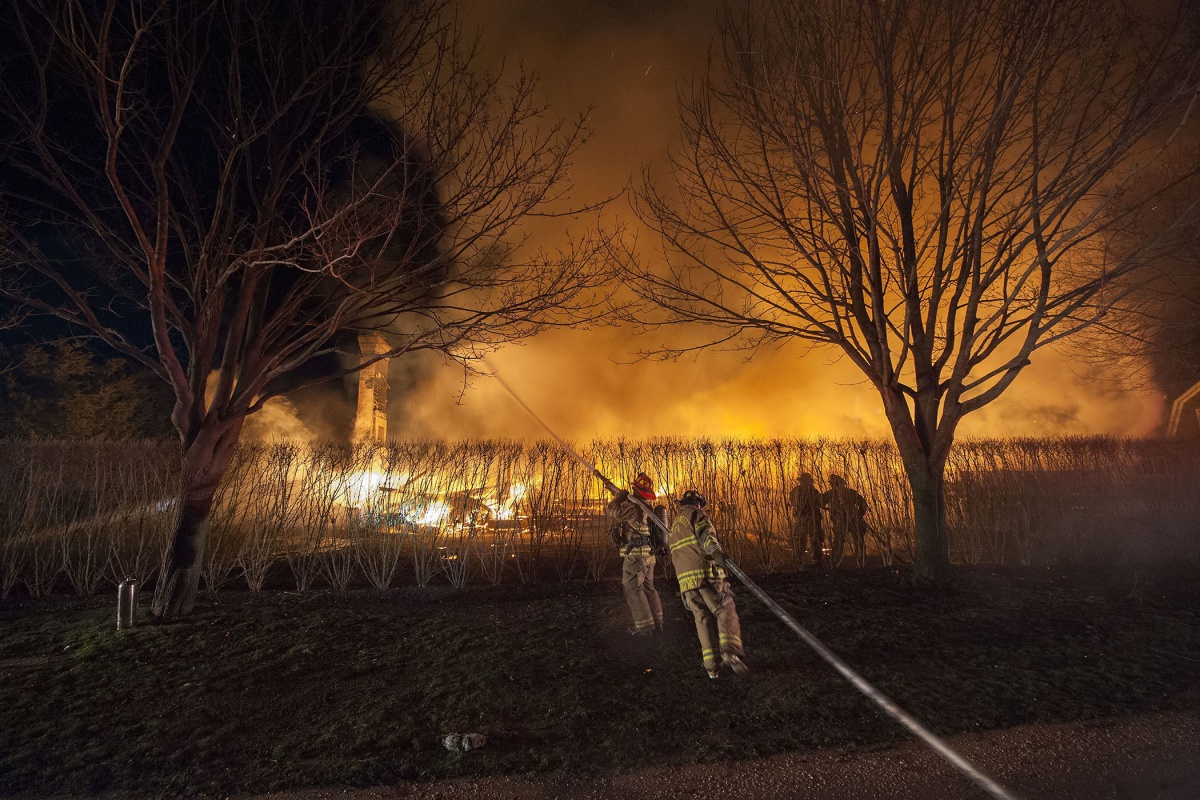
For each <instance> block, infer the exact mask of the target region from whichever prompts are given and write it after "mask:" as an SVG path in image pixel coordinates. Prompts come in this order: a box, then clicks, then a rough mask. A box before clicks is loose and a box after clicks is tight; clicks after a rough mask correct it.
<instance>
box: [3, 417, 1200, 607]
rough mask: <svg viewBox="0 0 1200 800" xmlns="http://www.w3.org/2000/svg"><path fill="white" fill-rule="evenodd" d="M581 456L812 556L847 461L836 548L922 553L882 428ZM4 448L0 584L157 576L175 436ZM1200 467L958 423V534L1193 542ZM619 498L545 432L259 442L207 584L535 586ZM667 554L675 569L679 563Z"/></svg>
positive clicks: (218, 531) (1175, 446)
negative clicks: (846, 518) (962, 432)
mask: <svg viewBox="0 0 1200 800" xmlns="http://www.w3.org/2000/svg"><path fill="white" fill-rule="evenodd" d="M583 452H584V453H585V454H586V455H587V457H588V458H589V459H590V460H592V461H593V462H594V463H596V464H597V465H598V466H599V467H600V469H601V470H602V471H603V472H604V473H605V474H607V475H609V476H611V477H612V478H613V480H615V481H616V482H617V483H619V484H622V485H626V484H627V483H628V482H629V481H630V480H631V479H632V478H633V476H634V475H635V474H636V473H637V472H638V471H643V470H644V471H646V472H647V473H648V474H650V475H651V477H652V479H653V480H654V481H655V486H656V490H657V491H658V492H659V494H660V502H662V503H664V504H665V505H667V506H668V508H669V512H670V514H672V515H673V514H674V513H676V511H677V508H676V506H675V501H676V499H677V498H678V496H679V495H681V494H682V493H683V491H684V490H686V489H688V488H696V489H698V490H700V491H701V492H703V493H704V494H705V495H706V496H707V498H708V500H709V510H710V511H711V514H712V517H713V520H714V522H715V524H716V525H717V530H718V536H719V538H720V540H721V543H722V545H723V546H724V547H725V548H726V549H727V550H728V551H729V553H730V554H731V555H732V556H733V557H734V558H735V559H737V561H738V563H739V564H741V565H742V566H743V568H745V569H747V570H750V571H752V572H768V571H772V570H778V569H780V568H786V567H788V566H798V565H799V554H798V553H797V551H796V546H795V544H794V543H792V542H789V540H788V534H789V527H790V524H791V520H790V519H789V513H790V512H789V510H788V508H787V505H786V496H787V492H788V490H789V489H790V488H791V486H792V485H794V483H795V481H796V479H797V477H798V476H799V475H800V474H801V473H803V472H808V473H810V474H812V475H813V476H814V477H815V479H816V482H817V484H818V488H825V487H827V486H828V476H829V475H830V474H831V473H837V474H840V475H842V476H843V477H845V479H846V481H847V483H848V484H849V485H850V486H852V487H854V488H856V489H857V490H859V491H860V492H862V494H863V495H864V497H865V498H866V500H867V503H868V505H869V512H868V514H867V522H868V523H869V528H868V532H867V539H866V547H865V550H864V551H863V552H853V551H852V549H848V548H849V547H850V545H851V544H852V543H850V542H840V543H839V542H836V541H833V537H832V535H829V541H828V542H827V547H828V550H829V553H828V555H829V559H827V561H829V562H833V561H836V560H837V556H838V555H839V554H842V559H841V563H842V565H843V566H849V565H851V564H863V563H869V562H874V563H884V564H893V563H905V562H910V561H911V559H912V553H913V539H912V529H913V521H912V517H911V502H910V497H909V495H908V482H907V479H906V477H905V474H904V472H903V469H902V467H901V465H900V463H899V460H898V457H897V454H896V451H895V448H894V447H893V446H892V445H891V444H890V443H888V442H884V441H869V440H868V441H863V440H853V441H852V440H838V439H815V440H800V439H787V440H778V441H741V440H707V439H698V440H687V439H652V440H646V441H639V442H634V441H628V440H605V441H597V442H592V443H590V444H589V445H587V446H585V447H584V448H583ZM0 456H2V458H0V594H2V595H5V596H7V595H9V594H11V592H12V591H14V589H16V588H17V587H20V586H24V587H26V589H27V591H28V592H29V593H30V594H31V595H35V596H36V595H41V594H46V593H48V592H50V591H52V590H53V589H54V588H55V586H56V585H59V584H60V583H65V584H70V586H71V588H72V589H73V590H74V591H76V592H78V593H81V594H87V593H89V592H94V591H97V589H98V588H99V587H100V586H102V585H104V583H105V582H112V583H115V582H117V581H119V580H121V579H122V578H124V577H126V576H132V577H135V578H138V579H139V580H141V581H142V582H143V583H145V582H148V581H149V580H150V578H151V577H152V575H153V573H154V570H155V569H156V568H157V566H158V564H160V563H161V558H162V552H163V549H164V546H165V539H166V534H167V531H169V530H170V527H171V516H172V514H173V513H174V508H173V503H172V501H171V500H170V499H169V498H170V496H171V494H172V492H173V488H174V485H175V482H176V479H177V474H178V473H177V471H178V464H179V459H178V449H177V447H175V446H174V445H173V444H171V443H162V444H160V443H134V442H127V443H107V444H105V443H99V442H86V443H80V442H71V443H62V442H57V443H56V442H12V441H0ZM1197 476H1200V447H1198V446H1197V445H1196V443H1188V442H1181V441H1153V440H1143V441H1134V440H1116V439H1108V438H1102V437H1070V438H1050V439H1005V440H996V439H964V440H962V441H960V442H959V444H958V445H957V446H956V448H955V450H954V455H953V458H951V460H950V462H949V464H948V465H947V487H946V502H947V506H948V507H947V520H948V524H949V531H950V535H951V545H952V552H953V554H954V558H955V560H956V561H959V562H962V563H998V564H1044V563H1055V562H1060V561H1073V562H1087V561H1126V560H1145V559H1150V558H1172V559H1179V558H1184V559H1192V560H1196V559H1198V558H1200V522H1198V520H1200V497H1198V496H1197V494H1196V492H1195V490H1194V487H1195V482H1196V479H1197ZM607 500H608V497H607V495H606V493H605V492H604V490H603V488H602V487H601V486H600V484H599V482H598V481H596V480H595V479H594V478H593V477H592V476H591V475H590V474H589V473H588V472H587V471H586V470H584V469H583V468H582V467H581V466H580V465H579V464H577V463H576V462H575V461H574V460H573V459H572V458H571V457H570V456H568V455H567V454H565V453H564V452H563V451H562V450H561V449H560V448H558V447H556V446H552V445H550V444H548V443H536V444H524V443H520V442H512V441H489V442H461V443H446V442H431V441H420V442H395V443H391V444H389V445H386V446H379V445H356V446H346V445H329V444H324V445H312V446H308V445H305V446H300V445H296V444H283V443H280V444H271V445H251V446H246V447H242V448H240V449H239V450H238V452H237V455H236V457H235V459H234V462H233V465H232V466H231V469H230V472H229V475H228V477H227V480H226V481H225V482H224V483H223V484H222V486H221V489H220V491H219V493H218V496H217V502H216V508H215V509H214V512H213V516H212V518H211V521H210V525H211V528H210V531H209V536H208V548H207V552H206V558H205V560H204V580H205V584H206V585H207V586H208V588H209V589H210V591H214V592H215V591H217V590H218V589H219V588H220V587H222V586H223V585H225V584H226V583H227V582H228V581H229V580H230V579H231V577H232V576H233V575H234V574H235V567H240V572H241V574H242V575H244V577H245V579H246V582H247V585H248V586H249V587H250V588H251V589H258V588H261V587H262V585H263V580H264V579H265V576H266V574H267V571H268V570H269V569H270V568H271V566H272V564H276V563H278V561H279V560H280V559H283V560H286V562H287V564H288V565H289V567H290V569H291V572H292V575H293V576H294V577H295V580H296V586H297V589H299V590H301V591H305V590H307V589H309V588H310V587H311V586H312V585H313V583H314V581H315V580H316V579H317V578H318V577H319V578H322V579H323V580H324V581H326V582H327V583H328V584H329V585H330V586H331V587H333V588H334V589H336V590H339V591H341V590H345V589H346V588H347V587H349V586H350V585H351V584H352V583H353V582H354V581H356V580H365V581H366V582H367V583H369V584H370V585H372V586H375V587H376V588H379V589H385V588H387V587H390V586H394V585H395V584H396V582H397V581H398V580H412V581H413V582H415V583H417V584H418V585H421V586H424V585H427V584H428V583H430V582H431V581H432V580H434V579H435V578H436V577H437V576H438V575H444V576H445V578H446V580H447V581H449V583H450V584H451V585H452V586H456V587H461V586H465V585H466V584H467V583H468V582H470V581H471V580H472V578H473V577H474V578H475V579H479V580H482V581H485V582H488V583H492V584H498V583H500V582H502V581H503V580H505V579H506V571H508V570H511V573H510V574H508V577H515V578H516V579H517V580H520V581H522V582H532V581H535V580H537V579H539V578H550V577H553V579H556V580H558V581H568V580H574V579H577V578H579V577H583V578H585V579H587V580H599V579H600V578H601V577H603V576H604V575H605V574H606V572H607V571H608V570H610V569H611V567H612V566H613V565H614V564H615V563H616V562H617V558H616V551H615V549H614V548H613V546H612V544H611V542H610V540H609V537H608V525H607V521H606V519H605V517H604V505H605V504H606V502H607ZM830 534H832V532H830ZM407 563H411V564H412V572H411V573H408V572H407V568H406V564H407ZM663 568H664V571H665V572H666V574H667V575H668V576H669V575H670V571H671V564H670V561H669V559H665V560H664V564H663Z"/></svg>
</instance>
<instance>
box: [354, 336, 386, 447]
mask: <svg viewBox="0 0 1200 800" xmlns="http://www.w3.org/2000/svg"><path fill="white" fill-rule="evenodd" d="M388 349H389V348H388V345H387V342H385V341H384V340H383V337H382V336H381V335H379V334H378V333H364V334H362V335H361V336H359V337H358V350H359V352H360V353H361V354H362V356H361V358H362V360H363V361H366V360H367V359H369V358H372V357H374V356H377V355H379V354H380V353H386V352H387V351H388ZM387 369H388V360H387V359H386V358H381V359H380V360H378V361H376V362H375V363H374V364H372V365H370V366H369V367H364V368H363V369H361V370H360V371H359V373H358V413H357V414H356V415H355V417H354V440H355V441H359V442H382V441H383V440H384V439H386V438H387V394H388V383H387Z"/></svg>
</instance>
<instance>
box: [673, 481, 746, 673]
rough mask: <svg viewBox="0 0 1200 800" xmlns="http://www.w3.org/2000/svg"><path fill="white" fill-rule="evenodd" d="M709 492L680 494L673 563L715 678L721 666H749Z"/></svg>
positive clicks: (706, 662)
mask: <svg viewBox="0 0 1200 800" xmlns="http://www.w3.org/2000/svg"><path fill="white" fill-rule="evenodd" d="M705 505H706V503H705V500H704V495H702V494H700V493H699V492H697V491H696V490H694V489H688V490H687V491H686V492H684V494H683V497H681V498H679V514H678V515H677V516H676V517H675V520H674V522H673V523H672V524H671V539H670V548H671V561H672V563H673V564H674V565H675V573H676V575H678V577H679V591H680V593H681V594H682V595H683V604H684V606H686V607H687V608H688V609H690V610H691V612H692V615H693V616H694V617H695V618H696V635H697V636H698V637H699V638H700V650H701V655H702V656H703V658H704V669H706V670H707V671H708V677H710V678H716V677H718V675H719V672H720V669H721V667H722V666H726V667H729V668H730V669H732V670H733V671H734V672H735V673H737V674H738V675H746V674H747V673H749V672H750V668H749V667H747V666H746V662H745V661H743V660H742V659H743V658H744V657H745V653H744V652H743V650H742V630H741V625H740V624H739V623H738V615H737V606H736V605H735V604H734V602H733V590H732V589H731V588H730V586H729V581H727V580H726V579H725V553H724V552H722V550H721V545H720V544H718V543H717V538H716V529H715V528H713V524H712V521H711V520H710V519H709V518H708V515H707V514H706V513H704V506H705Z"/></svg>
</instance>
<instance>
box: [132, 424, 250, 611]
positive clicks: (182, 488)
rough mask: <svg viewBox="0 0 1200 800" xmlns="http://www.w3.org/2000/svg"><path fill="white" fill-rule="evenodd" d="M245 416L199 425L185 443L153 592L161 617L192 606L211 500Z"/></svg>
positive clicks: (194, 602)
mask: <svg viewBox="0 0 1200 800" xmlns="http://www.w3.org/2000/svg"><path fill="white" fill-rule="evenodd" d="M243 419H244V418H242V417H238V418H236V419H234V420H227V421H222V422H217V423H209V424H205V425H202V427H201V428H200V431H199V432H198V433H197V435H196V436H195V438H194V439H193V440H192V442H191V444H190V445H187V446H185V447H184V451H183V465H182V469H181V470H180V476H179V496H178V497H177V498H176V501H175V504H176V515H175V528H174V530H173V531H172V533H171V543H170V546H169V547H168V549H167V557H166V561H165V562H164V564H163V571H162V575H161V577H160V579H159V582H158V588H157V589H156V591H155V593H154V605H153V608H152V613H153V614H154V616H155V617H157V618H159V619H172V618H175V617H181V616H184V615H186V614H189V613H191V611H192V609H193V608H194V607H195V605H196V593H197V591H198V590H199V586H200V559H201V556H202V555H203V554H204V542H205V538H206V537H207V534H208V518H209V515H210V514H211V512H212V505H213V498H214V497H215V496H216V493H217V488H218V487H219V486H220V485H221V479H222V478H223V477H225V471H226V470H227V469H228V468H229V463H230V460H231V459H232V457H233V451H234V448H235V447H236V445H237V440H238V436H239V434H240V433H241V430H242V422H243Z"/></svg>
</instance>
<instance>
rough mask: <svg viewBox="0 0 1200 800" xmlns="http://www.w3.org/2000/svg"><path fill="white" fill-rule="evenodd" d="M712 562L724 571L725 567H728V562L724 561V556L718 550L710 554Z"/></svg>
mask: <svg viewBox="0 0 1200 800" xmlns="http://www.w3.org/2000/svg"><path fill="white" fill-rule="evenodd" d="M712 560H713V563H714V564H716V565H717V566H718V567H720V568H721V569H725V568H726V566H728V562H726V560H725V554H724V553H722V552H721V551H720V550H718V551H716V552H715V553H713V554H712Z"/></svg>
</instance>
